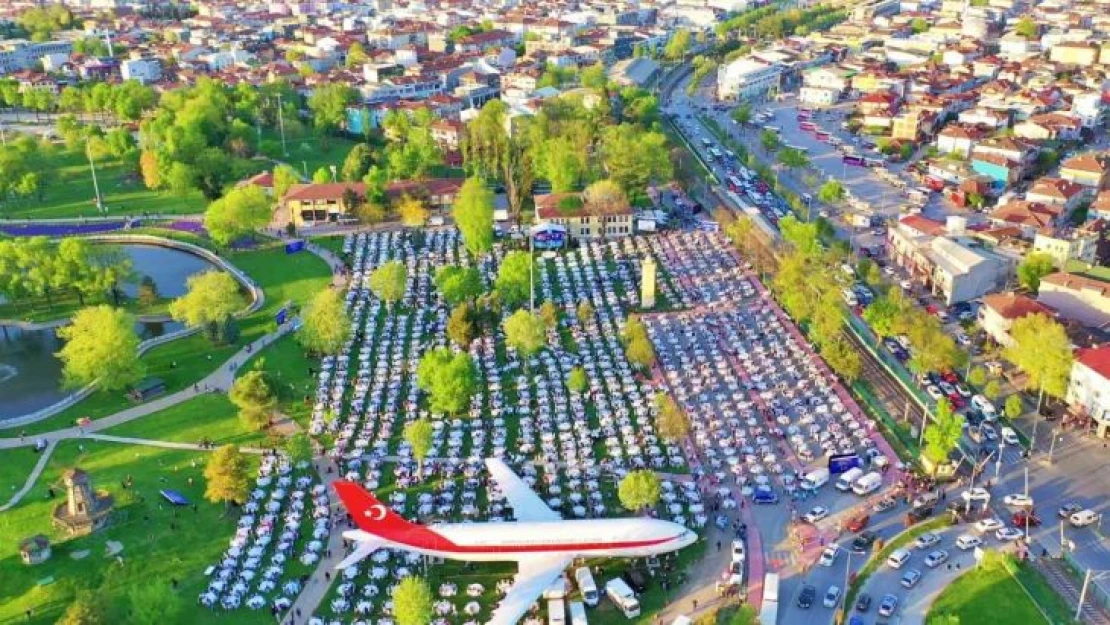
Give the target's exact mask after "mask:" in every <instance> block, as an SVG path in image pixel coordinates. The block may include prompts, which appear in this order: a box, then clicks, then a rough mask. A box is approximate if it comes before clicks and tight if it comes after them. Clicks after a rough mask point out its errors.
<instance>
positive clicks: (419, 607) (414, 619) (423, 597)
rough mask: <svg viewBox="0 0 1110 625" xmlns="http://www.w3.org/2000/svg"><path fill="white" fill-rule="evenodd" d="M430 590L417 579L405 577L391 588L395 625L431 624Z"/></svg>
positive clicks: (431, 599)
mask: <svg viewBox="0 0 1110 625" xmlns="http://www.w3.org/2000/svg"><path fill="white" fill-rule="evenodd" d="M432 601H433V598H432V590H431V588H429V587H428V583H427V582H425V581H424V580H423V579H421V578H419V577H406V578H404V579H402V580H401V583H399V584H397V585H396V586H394V587H393V618H394V619H396V621H397V625H429V623H431V622H432V618H433V616H434V612H432Z"/></svg>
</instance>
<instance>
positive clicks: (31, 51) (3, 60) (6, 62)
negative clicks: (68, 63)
mask: <svg viewBox="0 0 1110 625" xmlns="http://www.w3.org/2000/svg"><path fill="white" fill-rule="evenodd" d="M72 52H73V44H72V43H70V42H68V41H44V42H41V43H32V42H30V41H27V40H26V39H10V40H8V41H0V75H3V74H10V73H12V72H18V71H20V70H24V69H30V68H32V67H34V65H35V63H36V62H38V60H39V59H41V58H43V57H45V56H53V55H56V54H64V55H65V56H66V57H68V56H69V55H70V54H71V53H72Z"/></svg>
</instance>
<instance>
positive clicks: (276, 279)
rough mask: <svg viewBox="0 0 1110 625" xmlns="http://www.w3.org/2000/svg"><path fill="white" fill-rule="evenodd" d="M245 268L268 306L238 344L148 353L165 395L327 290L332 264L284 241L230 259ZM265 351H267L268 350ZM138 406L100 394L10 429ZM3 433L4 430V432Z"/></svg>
mask: <svg viewBox="0 0 1110 625" xmlns="http://www.w3.org/2000/svg"><path fill="white" fill-rule="evenodd" d="M227 258H228V260H230V261H231V263H232V264H234V265H235V266H237V267H239V268H240V269H242V270H243V271H244V272H245V273H246V274H247V275H249V276H250V277H251V278H252V279H253V280H254V281H255V282H256V283H258V285H259V286H261V287H262V290H263V292H264V293H265V295H266V303H265V305H264V306H263V307H262V308H261V309H260V310H259V311H258V312H256V313H254V314H252V315H250V316H248V317H247V318H246V319H244V320H242V322H241V323H240V330H241V333H240V337H239V341H238V342H237V343H236V344H235V345H212V344H211V343H210V342H209V341H208V340H207V339H206V338H205V337H204V336H202V335H201V334H194V335H192V336H188V337H185V338H182V339H178V340H176V341H171V342H169V343H166V344H163V345H159V346H158V347H155V348H154V349H152V350H150V351H148V352H147V353H146V354H144V355H143V357H142V359H143V362H145V363H146V367H147V375H148V376H150V377H157V378H161V379H162V380H163V381H164V382H165V384H166V393H167V394H169V393H174V392H177V391H180V390H182V389H185V388H188V387H189V386H192V385H193V384H195V383H196V382H197V381H199V380H201V379H203V378H204V377H205V376H207V375H208V374H210V373H212V372H213V371H215V370H216V369H217V368H218V367H219V366H220V365H222V364H223V363H224V361H226V360H227V359H228V358H230V357H231V356H232V355H233V354H235V353H237V352H238V351H239V350H240V349H242V348H243V346H244V345H246V344H247V343H250V342H252V341H255V340H258V339H259V338H260V337H262V336H263V335H265V334H266V333H267V332H269V331H271V330H272V329H273V328H274V327H275V322H274V315H275V314H276V313H277V311H278V309H280V308H281V307H282V306H283V305H285V304H286V303H289V302H292V303H294V304H297V305H300V304H303V303H304V302H306V301H307V300H308V298H309V297H311V296H312V295H313V294H314V293H316V292H317V291H319V290H320V289H323V288H325V286H326V285H327V284H328V282H329V279H330V277H331V271H330V269H329V268H328V266H327V263H325V262H324V261H322V260H320V259H319V258H317V257H316V256H313V255H311V254H308V253H306V252H302V253H299V254H296V255H292V256H290V255H286V254H285V250H284V248H283V247H282V245H281V244H280V243H276V242H275V243H269V244H267V245H265V246H263V247H260V248H257V249H253V250H245V251H239V252H232V253H230V254H229V255H228V256H227ZM263 353H265V352H263ZM134 405H136V404H135V403H134V402H132V401H130V400H129V399H127V397H125V396H124V394H123V393H122V392H119V391H114V392H107V391H95V392H93V393H92V394H91V395H90V396H89V397H87V398H85V399H84V400H82V401H80V402H78V403H77V404H75V405H73V406H71V407H69V408H67V409H66V410H63V411H62V412H60V413H58V414H56V415H54V416H52V417H50V418H48V419H44V420H42V421H39V422H37V423H34V424H31V425H28V426H26V427H22V428H8V431H7V432H6V435H9V436H10V435H13V434H14V433H16V432H17V431H19V430H26V432H27V433H28V434H38V433H42V432H49V431H51V430H56V429H59V428H63V427H69V426H72V425H73V424H74V423H75V422H76V420H77V419H80V418H82V417H89V418H90V419H93V420H96V419H100V418H103V417H106V416H108V415H111V414H114V413H116V412H119V411H121V410H126V409H127V408H130V407H132V406H134ZM0 431H2V430H0Z"/></svg>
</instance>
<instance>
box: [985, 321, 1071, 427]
mask: <svg viewBox="0 0 1110 625" xmlns="http://www.w3.org/2000/svg"><path fill="white" fill-rule="evenodd" d="M1010 337H1011V338H1012V339H1013V340H1014V344H1013V346H1011V347H1008V348H1006V349H1005V350H1004V351H1003V352H1002V355H1003V357H1004V358H1006V360H1009V361H1010V362H1012V363H1013V364H1014V365H1015V366H1017V367H1018V368H1019V369H1021V370H1022V371H1024V372H1025V375H1026V376H1027V386H1026V388H1028V389H1038V397H1037V409H1038V410H1039V409H1040V405H1041V398H1042V397H1043V395H1044V394H1045V393H1048V394H1049V395H1051V396H1052V397H1061V398H1062V397H1064V395H1065V393H1067V390H1068V379H1069V378H1070V377H1071V366H1072V360H1073V355H1072V349H1071V341H1070V339H1069V338H1068V333H1067V330H1065V328H1064V326H1063V325H1061V324H1060V323H1059V322H1057V321H1056V320H1055V319H1052V318H1051V317H1049V316H1047V315H1043V314H1040V313H1038V314H1033V315H1026V316H1024V317H1021V318H1020V319H1017V320H1015V321H1014V323H1013V325H1012V326H1011V327H1010Z"/></svg>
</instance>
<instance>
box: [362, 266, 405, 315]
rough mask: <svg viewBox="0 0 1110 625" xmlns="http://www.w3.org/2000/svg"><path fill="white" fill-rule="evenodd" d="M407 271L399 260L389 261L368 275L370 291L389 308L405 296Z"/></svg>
mask: <svg viewBox="0 0 1110 625" xmlns="http://www.w3.org/2000/svg"><path fill="white" fill-rule="evenodd" d="M408 279H409V271H408V269H407V268H406V267H405V264H404V263H402V262H401V261H399V260H391V261H389V262H388V263H385V264H383V265H381V266H379V267H378V268H377V269H375V270H374V271H373V272H372V273H371V274H370V291H371V292H373V293H374V295H377V296H378V297H379V298H381V300H382V301H383V302H385V303H386V304H387V305H389V306H390V307H392V306H393V304H394V303H395V302H399V301H401V298H402V297H404V296H405V284H406V283H407V282H408Z"/></svg>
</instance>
